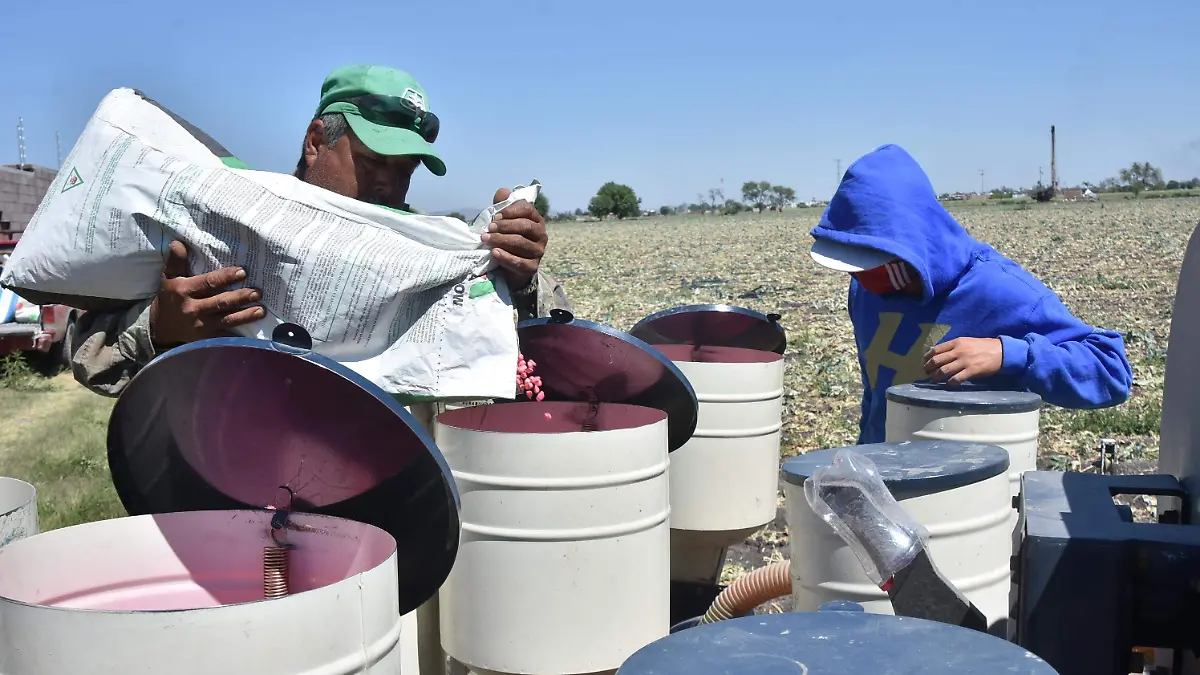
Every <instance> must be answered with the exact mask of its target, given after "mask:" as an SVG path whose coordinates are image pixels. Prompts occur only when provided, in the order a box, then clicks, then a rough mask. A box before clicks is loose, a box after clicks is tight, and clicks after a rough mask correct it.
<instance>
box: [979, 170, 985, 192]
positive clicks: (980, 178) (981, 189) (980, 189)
mask: <svg viewBox="0 0 1200 675" xmlns="http://www.w3.org/2000/svg"><path fill="white" fill-rule="evenodd" d="M984 174H985V172H984V170H983V169H980V170H979V194H984V192H983V177H984Z"/></svg>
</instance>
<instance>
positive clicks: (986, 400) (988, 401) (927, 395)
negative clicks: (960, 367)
mask: <svg viewBox="0 0 1200 675" xmlns="http://www.w3.org/2000/svg"><path fill="white" fill-rule="evenodd" d="M887 400H889V401H895V402H897V403H904V404H906V405H912V406H917V407H921V408H937V409H940V410H961V411H963V412H970V413H976V414H979V413H1023V412H1032V411H1034V410H1037V409H1038V408H1041V407H1042V397H1041V396H1038V395H1037V394H1035V393H1033V392H1031V391H1001V390H998V389H989V388H987V387H981V386H979V385H974V384H971V383H966V384H963V385H962V386H960V387H950V386H947V385H945V384H928V383H924V384H902V385H897V386H895V387H888V390H887Z"/></svg>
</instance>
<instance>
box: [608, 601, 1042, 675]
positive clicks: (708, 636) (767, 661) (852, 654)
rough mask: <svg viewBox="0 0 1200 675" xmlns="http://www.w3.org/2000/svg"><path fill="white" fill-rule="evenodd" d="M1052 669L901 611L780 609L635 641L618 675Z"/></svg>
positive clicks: (965, 673)
mask: <svg viewBox="0 0 1200 675" xmlns="http://www.w3.org/2000/svg"><path fill="white" fill-rule="evenodd" d="M728 673H746V675H750V674H752V673H753V674H756V675H757V674H762V675H784V674H787V675H792V674H798V673H808V674H809V675H826V674H828V675H857V674H859V673H862V674H864V675H865V674H868V673H869V674H870V675H899V674H900V673H930V674H931V675H932V674H936V673H946V674H947V675H949V674H951V673H953V674H954V675H974V674H976V673H978V674H979V675H991V674H992V673H1022V674H1026V675H1054V673H1055V671H1054V669H1053V668H1051V667H1050V665H1049V664H1047V663H1046V662H1045V661H1043V660H1042V659H1040V658H1038V657H1037V656H1035V655H1033V654H1031V653H1030V652H1028V651H1026V650H1024V649H1022V648H1021V647H1019V646H1017V645H1015V644H1012V643H1010V642H1007V641H1005V640H1001V639H1000V638H997V637H994V636H991V635H988V634H987V633H981V632H979V631H974V630H970V629H968V628H962V627H960V626H952V625H950V624H945V623H938V622H936V621H927V620H925V619H914V618H911V617H906V616H890V615H884V614H868V613H865V612H836V611H821V612H787V613H784V614H761V615H757V616H747V617H741V618H737V619H729V620H727V621H718V622H716V623H711V624H708V625H704V626H697V627H695V628H689V629H687V630H681V631H679V632H677V633H673V634H671V635H668V636H667V637H664V638H661V639H659V640H657V641H655V642H652V643H650V644H649V645H646V646H645V647H642V648H641V649H639V650H638V651H636V652H634V654H633V655H632V656H630V657H629V658H628V659H626V660H625V662H624V663H623V664H621V667H620V669H618V670H617V675H651V674H654V675H727V674H728Z"/></svg>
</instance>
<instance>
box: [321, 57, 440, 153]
mask: <svg viewBox="0 0 1200 675" xmlns="http://www.w3.org/2000/svg"><path fill="white" fill-rule="evenodd" d="M335 112H336V113H342V114H343V115H345V117H346V122H347V123H349V124H350V128H351V129H353V130H354V135H355V136H358V139H359V140H360V141H362V142H363V143H364V144H365V145H366V146H367V147H368V148H370V149H371V150H374V151H375V152H377V153H379V154H381V155H416V156H419V157H421V161H422V162H424V163H425V166H426V167H428V168H429V170H430V171H431V172H432V173H433V175H435V176H444V175H446V163H445V162H443V161H442V158H441V157H438V154H437V151H435V150H434V149H433V141H435V140H436V139H437V133H438V128H439V126H440V122H439V121H438V118H437V115H434V114H433V113H431V112H429V99H428V98H427V97H426V96H425V90H424V89H422V88H421V85H420V84H419V83H418V82H417V80H416V79H415V78H413V76H412V75H409V74H408V73H406V72H404V71H402V70H396V69H395V68H388V67H386V66H370V65H350V66H342V67H341V68H338V69H337V70H335V71H333V72H332V73H330V74H329V76H328V77H326V78H325V83H324V84H322V85H321V103H320V105H318V106H317V114H316V116H317V117H320V116H321V115H325V114H328V113H335Z"/></svg>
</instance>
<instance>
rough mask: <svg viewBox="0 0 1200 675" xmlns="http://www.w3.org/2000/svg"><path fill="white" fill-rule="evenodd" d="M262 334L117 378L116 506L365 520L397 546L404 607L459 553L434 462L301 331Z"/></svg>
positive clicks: (411, 429) (389, 402)
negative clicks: (121, 386) (283, 511)
mask: <svg viewBox="0 0 1200 675" xmlns="http://www.w3.org/2000/svg"><path fill="white" fill-rule="evenodd" d="M272 337H273V339H272V340H254V339H250V338H219V339H213V340H202V341H199V342H194V343H191V344H188V345H184V346H182V347H178V348H176V349H173V350H171V351H169V352H167V353H165V354H163V355H161V356H159V357H158V358H156V359H155V360H153V361H152V362H151V363H150V364H149V365H147V366H146V367H145V368H143V369H142V370H141V372H139V373H138V374H137V376H135V377H134V378H133V380H132V381H130V383H129V385H128V386H127V387H126V389H125V391H124V392H123V393H122V394H121V397H120V399H118V401H117V404H116V406H114V407H113V411H112V416H111V418H110V421H109V427H108V464H109V469H110V471H111V473H112V478H113V484H114V486H115V487H116V490H117V494H118V495H119V497H120V499H121V503H122V504H123V505H124V506H125V509H126V510H127V511H128V512H129V513H130V515H142V514H156V513H170V512H173V511H201V510H225V509H247V508H249V509H262V508H265V507H267V506H276V507H283V508H287V507H288V506H289V503H290V507H291V508H292V509H294V510H296V511H303V512H309V513H318V514H324V515H329V516H337V517H340V518H346V519H349V520H356V521H359V522H363V523H367V524H370V525H374V526H376V527H379V528H381V529H383V530H385V531H387V532H388V533H389V534H391V535H392V537H393V538H395V539H396V543H397V552H396V555H397V561H396V562H397V565H398V568H399V584H400V612H401V613H402V614H403V613H406V612H409V611H411V610H413V609H415V608H416V607H417V606H418V605H420V604H421V603H423V602H425V601H426V600H428V599H429V598H430V597H433V595H434V594H435V593H437V591H438V588H439V587H440V586H441V585H442V582H444V581H445V580H446V577H447V576H448V575H449V574H450V568H451V567H452V566H453V565H454V560H455V558H456V556H457V554H458V542H459V531H460V526H461V523H460V515H459V496H458V490H457V488H456V487H455V484H454V480H453V478H452V477H451V474H450V468H449V466H448V465H447V464H446V460H445V458H444V457H442V454H441V452H439V451H438V449H437V446H436V445H434V442H433V439H432V438H431V437H430V436H429V434H428V433H427V432H426V431H425V429H424V428H423V427H422V426H421V424H420V423H419V422H417V420H416V419H415V418H413V417H412V416H411V415H410V414H409V413H408V412H407V411H406V410H405V409H404V407H403V406H401V405H400V404H399V403H398V402H396V400H395V399H393V398H392V397H391V396H390V395H389V394H387V393H386V392H384V391H383V390H382V389H380V388H379V387H377V386H375V385H374V384H372V383H371V382H369V381H368V380H367V379H365V378H363V377H362V376H360V375H358V374H357V373H355V372H353V371H351V370H350V369H349V368H346V367H345V366H343V365H341V364H339V363H337V362H335V361H333V360H331V359H328V358H326V357H323V356H320V355H318V354H316V353H314V352H312V351H309V350H310V348H311V346H312V342H311V340H310V338H309V336H308V335H307V333H305V332H304V330H303V329H302V328H300V327H299V326H294V325H291V324H283V325H281V326H279V327H278V328H277V329H276V330H275V333H274V335H273V336H272ZM282 486H286V489H282ZM289 490H290V494H289Z"/></svg>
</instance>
